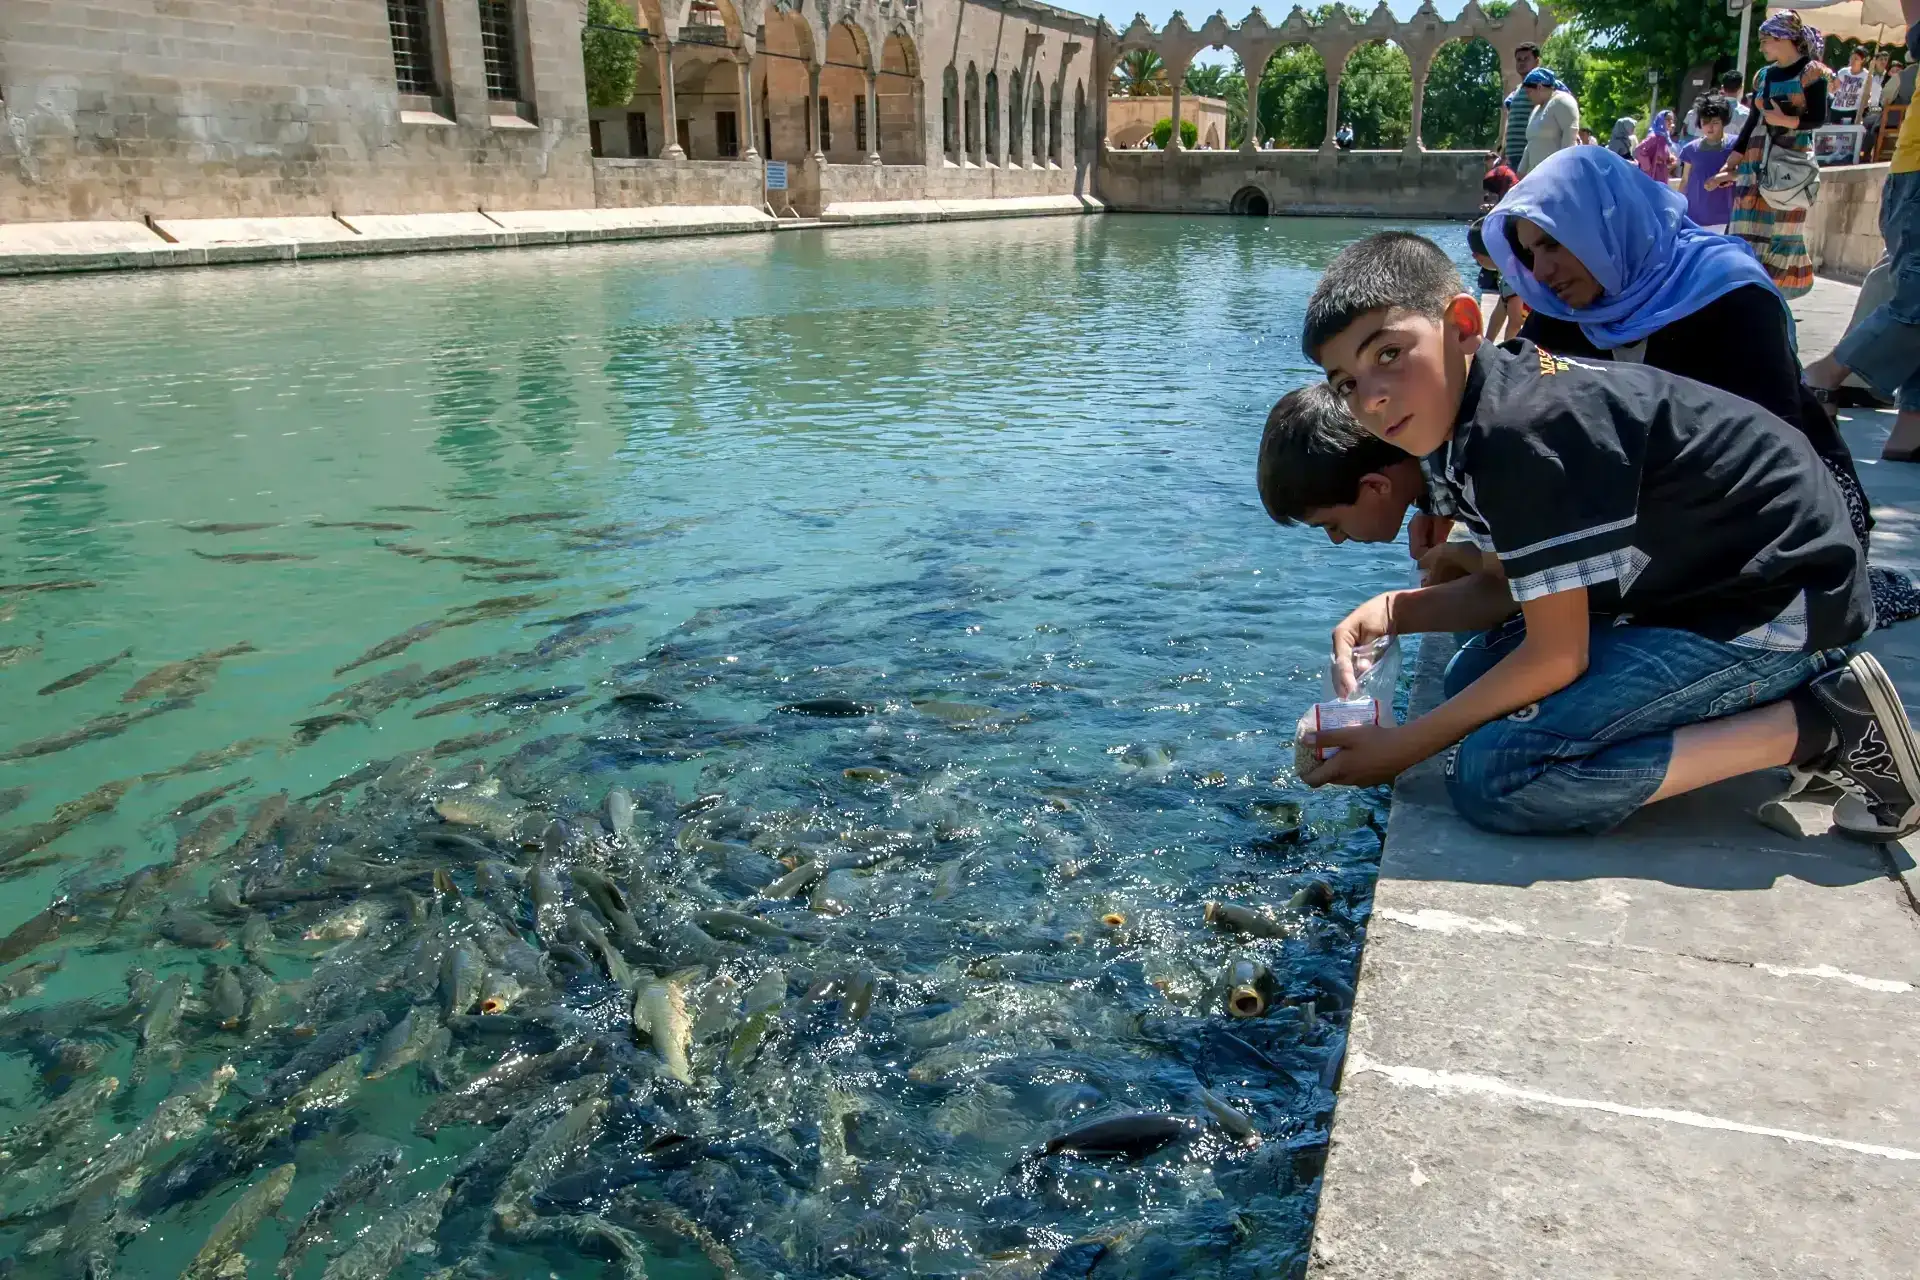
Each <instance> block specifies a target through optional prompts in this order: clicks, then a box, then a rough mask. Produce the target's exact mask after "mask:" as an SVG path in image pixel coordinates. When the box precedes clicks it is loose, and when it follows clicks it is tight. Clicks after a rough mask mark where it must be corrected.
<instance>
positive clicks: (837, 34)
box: [814, 22, 873, 164]
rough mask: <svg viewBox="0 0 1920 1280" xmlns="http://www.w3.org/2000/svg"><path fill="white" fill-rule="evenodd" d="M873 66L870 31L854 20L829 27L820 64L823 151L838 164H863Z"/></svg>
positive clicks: (817, 136) (819, 130)
mask: <svg viewBox="0 0 1920 1280" xmlns="http://www.w3.org/2000/svg"><path fill="white" fill-rule="evenodd" d="M872 68H873V47H872V45H870V44H869V43H868V42H867V33H866V32H864V31H862V30H861V29H860V28H858V27H856V26H854V25H853V24H852V23H850V22H836V23H834V24H833V26H831V27H829V28H827V54H826V57H825V59H824V60H823V62H822V65H821V67H820V102H819V106H818V111H819V116H820V120H819V125H818V129H817V132H816V133H815V135H814V136H815V137H816V139H817V140H818V146H819V151H820V153H821V154H822V155H824V156H826V157H827V159H828V160H829V161H831V162H832V163H834V164H862V163H865V161H866V159H867V154H868V151H867V148H866V147H864V146H862V145H861V137H860V135H861V134H863V133H865V132H867V129H868V128H870V127H871V126H870V124H869V122H868V121H867V118H866V115H867V107H866V101H867V72H868V71H869V70H871V69H872Z"/></svg>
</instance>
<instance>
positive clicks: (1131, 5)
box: [1053, 0, 1467, 66]
mask: <svg viewBox="0 0 1920 1280" xmlns="http://www.w3.org/2000/svg"><path fill="white" fill-rule="evenodd" d="M1377 2H1378V0H1348V3H1350V4H1352V5H1353V7H1354V8H1356V9H1359V10H1360V11H1361V12H1363V13H1372V12H1373V7H1374V4H1375V3H1377ZM1053 3H1055V4H1058V5H1059V6H1060V7H1061V8H1063V9H1071V10H1072V11H1074V12H1075V13H1085V14H1091V15H1092V16H1094V17H1100V18H1105V19H1106V20H1107V22H1108V24H1109V25H1111V26H1112V27H1113V29H1114V30H1115V31H1125V30H1126V29H1127V28H1128V27H1129V26H1131V25H1132V23H1133V15H1134V14H1136V13H1144V14H1146V15H1147V21H1148V22H1150V23H1152V24H1153V26H1154V28H1155V29H1156V30H1157V29H1159V28H1160V27H1164V26H1166V25H1167V19H1169V18H1171V17H1172V16H1173V11H1174V10H1175V9H1179V10H1180V11H1181V12H1183V13H1185V14H1186V15H1187V25H1188V26H1190V27H1198V26H1199V25H1200V24H1201V23H1203V22H1205V21H1206V20H1207V19H1208V17H1210V16H1211V15H1212V13H1213V11H1214V10H1215V9H1222V10H1224V11H1225V13H1226V15H1227V21H1228V22H1239V21H1240V19H1242V18H1244V17H1246V16H1247V11H1248V10H1250V9H1252V8H1253V5H1254V0H1235V2H1234V3H1231V4H1228V3H1225V0H1212V3H1211V6H1209V4H1208V0H1194V2H1193V3H1191V4H1181V3H1179V0H1120V2H1119V3H1114V2H1113V0H1104V2H1101V3H1096V2H1095V0H1053ZM1316 3H1317V0H1316ZM1466 3H1467V0H1434V3H1433V7H1434V8H1436V9H1438V10H1439V11H1440V16H1441V17H1443V18H1451V17H1453V16H1454V15H1456V14H1458V13H1459V12H1460V10H1461V9H1463V8H1465V7H1466ZM1293 5H1294V0H1266V3H1264V4H1262V5H1261V6H1260V12H1262V13H1264V14H1266V15H1267V21H1268V22H1271V23H1280V22H1284V21H1285V20H1286V17H1287V14H1289V13H1290V12H1292V11H1293ZM1300 7H1301V8H1303V9H1311V8H1312V7H1313V5H1312V4H1307V3H1304V2H1303V3H1301V6H1300ZM1419 7H1420V0H1387V8H1389V9H1391V10H1393V12H1394V13H1395V14H1396V15H1398V16H1399V17H1402V18H1405V17H1410V16H1411V15H1412V14H1413V11H1414V10H1415V9H1418V8H1419ZM1194 61H1195V62H1198V63H1202V64H1205V63H1211V62H1217V63H1220V64H1221V65H1222V66H1231V65H1232V64H1233V54H1232V53H1231V52H1230V51H1228V50H1226V49H1218V50H1215V49H1202V50H1201V51H1200V54H1199V56H1198V57H1196V58H1195V59H1194Z"/></svg>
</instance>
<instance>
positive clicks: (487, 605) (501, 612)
mask: <svg viewBox="0 0 1920 1280" xmlns="http://www.w3.org/2000/svg"><path fill="white" fill-rule="evenodd" d="M552 599H553V597H552V596H540V595H522V596H489V597H488V598H487V599H485V600H476V601H474V602H473V603H472V604H463V605H461V606H459V607H458V608H454V609H449V610H448V611H447V612H448V614H449V616H452V617H457V618H459V619H460V620H461V621H459V622H457V623H453V624H451V625H454V626H466V625H467V624H468V623H471V622H476V621H478V620H479V619H481V618H503V617H505V616H506V615H508V614H510V613H524V612H526V611H527V610H528V609H537V608H539V607H540V606H541V605H543V604H546V603H548V602H549V601H551V600H552Z"/></svg>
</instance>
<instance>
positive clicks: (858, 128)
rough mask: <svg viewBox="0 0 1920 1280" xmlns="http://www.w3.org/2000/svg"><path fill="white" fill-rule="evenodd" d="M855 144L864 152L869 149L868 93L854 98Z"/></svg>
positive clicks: (856, 147)
mask: <svg viewBox="0 0 1920 1280" xmlns="http://www.w3.org/2000/svg"><path fill="white" fill-rule="evenodd" d="M853 146H854V149H855V150H856V151H859V152H862V153H863V154H864V153H865V151H866V150H867V95H866V94H864V93H863V94H861V95H860V96H859V97H857V98H855V99H854V100H853Z"/></svg>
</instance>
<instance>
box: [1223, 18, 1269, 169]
mask: <svg viewBox="0 0 1920 1280" xmlns="http://www.w3.org/2000/svg"><path fill="white" fill-rule="evenodd" d="M1232 47H1233V51H1234V52H1235V53H1237V54H1239V55H1240V65H1241V67H1242V68H1243V69H1244V70H1245V72H1246V76H1247V136H1246V137H1245V138H1243V139H1241V142H1240V151H1241V153H1242V154H1244V155H1251V154H1252V153H1253V152H1255V151H1258V150H1259V149H1260V80H1261V78H1262V77H1263V76H1265V75H1266V74H1267V64H1268V63H1269V62H1271V61H1273V55H1274V54H1275V53H1276V52H1278V50H1277V49H1276V48H1275V47H1274V46H1272V45H1269V44H1266V43H1261V44H1240V45H1234V46H1232Z"/></svg>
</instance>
